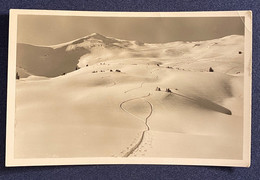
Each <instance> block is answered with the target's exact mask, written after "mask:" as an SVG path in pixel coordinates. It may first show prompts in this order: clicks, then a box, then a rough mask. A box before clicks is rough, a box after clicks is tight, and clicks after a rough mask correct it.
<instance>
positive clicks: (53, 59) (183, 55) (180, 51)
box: [17, 33, 244, 77]
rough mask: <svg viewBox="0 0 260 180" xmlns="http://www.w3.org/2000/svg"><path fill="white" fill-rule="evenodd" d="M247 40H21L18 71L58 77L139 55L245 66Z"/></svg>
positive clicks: (164, 61)
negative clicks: (40, 43)
mask: <svg viewBox="0 0 260 180" xmlns="http://www.w3.org/2000/svg"><path fill="white" fill-rule="evenodd" d="M243 40H244V37H243V36H239V35H232V36H227V37H224V38H220V39H215V40H208V41H201V42H181V41H179V42H172V43H162V44H147V43H142V42H138V41H128V40H120V39H116V38H112V37H106V36H103V35H101V34H98V33H93V34H91V35H88V36H85V37H82V38H79V39H76V40H73V41H70V42H66V43H62V44H58V45H54V46H34V45H29V44H23V43H18V44H17V72H18V74H19V76H20V77H28V76H30V75H36V76H46V77H56V76H60V75H62V74H63V73H68V72H72V71H74V70H75V69H76V67H77V66H78V67H84V66H86V64H88V65H91V64H96V63H99V62H103V61H111V60H112V61H116V60H118V59H120V60H122V59H125V60H129V59H138V58H142V59H144V58H146V59H147V62H148V63H149V62H150V61H155V62H158V63H160V64H168V65H169V64H170V65H172V64H174V63H177V62H178V63H181V62H182V61H185V63H186V64H187V61H188V62H191V63H192V62H197V61H199V60H202V61H203V60H207V61H214V60H215V61H217V62H219V61H221V62H222V63H223V62H225V61H228V62H229V63H232V62H235V63H238V64H239V65H241V66H243V56H241V53H242V51H243ZM239 52H240V53H239ZM220 58H221V59H220ZM213 64H214V63H213ZM175 65H176V64H175ZM240 71H242V70H240Z"/></svg>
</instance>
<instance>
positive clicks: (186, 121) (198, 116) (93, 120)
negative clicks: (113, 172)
mask: <svg viewBox="0 0 260 180" xmlns="http://www.w3.org/2000/svg"><path fill="white" fill-rule="evenodd" d="M8 61H9V63H8V100H7V139H6V166H42V165H84V164H170V165H210V166H241V167H249V166H250V142H251V68H252V67H251V66H252V65H251V64H252V13H251V12H250V11H230V12H83V11H81V12H79V11H48V10H10V33H9V60H8Z"/></svg>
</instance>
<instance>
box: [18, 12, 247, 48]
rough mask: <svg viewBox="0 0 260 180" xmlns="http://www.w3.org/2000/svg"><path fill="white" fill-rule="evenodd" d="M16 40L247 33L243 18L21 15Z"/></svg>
mask: <svg viewBox="0 0 260 180" xmlns="http://www.w3.org/2000/svg"><path fill="white" fill-rule="evenodd" d="M17 28H18V29H17V42H18V43H27V44H32V45H56V44H60V43H64V42H68V41H72V40H74V39H78V38H80V37H83V36H86V35H89V34H91V33H99V34H102V35H104V36H108V37H115V38H119V39H124V40H136V41H141V42H145V43H165V42H173V41H203V40H209V39H217V38H221V37H224V36H228V35H234V34H236V35H244V23H243V20H242V19H241V18H240V17H167V18H165V17H163V18H162V17H150V18H149V17H131V18H130V17H83V16H53V15H19V16H18V24H17Z"/></svg>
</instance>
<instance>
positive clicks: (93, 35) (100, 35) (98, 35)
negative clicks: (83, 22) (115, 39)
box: [87, 33, 105, 37]
mask: <svg viewBox="0 0 260 180" xmlns="http://www.w3.org/2000/svg"><path fill="white" fill-rule="evenodd" d="M87 37H105V36H103V35H102V34H99V33H92V34H90V35H88V36H87Z"/></svg>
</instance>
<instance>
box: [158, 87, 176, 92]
mask: <svg viewBox="0 0 260 180" xmlns="http://www.w3.org/2000/svg"><path fill="white" fill-rule="evenodd" d="M176 90H177V89H176ZM155 91H161V88H160V87H156V89H155ZM165 92H169V93H171V92H172V91H171V89H170V88H166V90H165Z"/></svg>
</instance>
